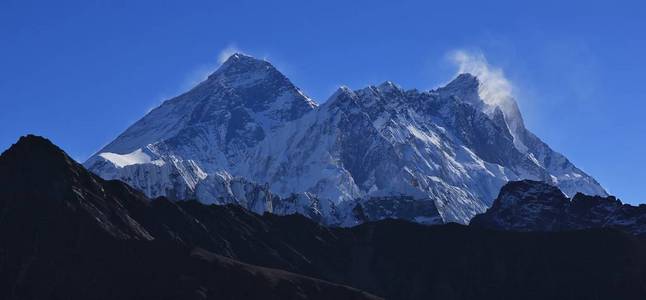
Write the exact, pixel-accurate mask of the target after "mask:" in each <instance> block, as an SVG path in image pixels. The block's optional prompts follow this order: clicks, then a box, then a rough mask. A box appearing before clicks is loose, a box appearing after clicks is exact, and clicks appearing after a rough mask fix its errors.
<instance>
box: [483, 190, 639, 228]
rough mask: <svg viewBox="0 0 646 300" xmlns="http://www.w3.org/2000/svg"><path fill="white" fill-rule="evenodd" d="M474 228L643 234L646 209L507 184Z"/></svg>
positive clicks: (577, 195) (600, 198)
mask: <svg viewBox="0 0 646 300" xmlns="http://www.w3.org/2000/svg"><path fill="white" fill-rule="evenodd" d="M471 224H472V225H473V226H480V227H486V228H491V229H502V230H515V231H562V230H577V229H590V228H612V229H617V230H621V231H624V232H628V233H631V234H634V235H644V234H646V205H643V204H642V205H639V206H632V205H629V204H623V203H621V201H619V200H618V199H616V198H615V197H613V196H608V197H600V196H587V195H584V194H581V193H577V194H576V195H575V196H574V197H573V198H572V199H569V198H567V197H566V196H565V195H564V194H563V193H562V192H561V191H560V190H559V189H558V188H557V187H554V186H551V185H549V184H546V183H544V182H538V181H530V180H525V181H518V182H510V183H508V184H506V185H505V186H504V187H503V188H502V189H501V191H500V194H499V195H498V198H496V200H495V201H494V203H493V205H492V206H491V208H489V209H488V210H487V212H485V213H483V214H480V215H477V216H476V217H474V218H473V220H472V221H471Z"/></svg>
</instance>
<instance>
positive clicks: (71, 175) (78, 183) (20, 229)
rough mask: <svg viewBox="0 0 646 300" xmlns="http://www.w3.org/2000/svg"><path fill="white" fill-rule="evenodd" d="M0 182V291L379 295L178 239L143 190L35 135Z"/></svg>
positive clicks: (33, 294)
mask: <svg viewBox="0 0 646 300" xmlns="http://www.w3.org/2000/svg"><path fill="white" fill-rule="evenodd" d="M0 182H2V185H0V298H1V299H346V298H347V299H378V298H377V297H375V296H372V295H369V294H367V293H364V292H361V291H359V290H356V289H353V288H350V287H347V286H343V285H338V284H333V283H330V282H326V281H322V280H317V279H313V278H310V277H305V276H301V275H296V274H293V273H289V272H286V271H282V270H276V269H269V268H263V267H258V266H253V265H249V264H245V263H241V262H239V261H236V260H233V259H230V258H227V257H223V256H221V255H216V254H213V253H211V252H208V251H206V250H203V249H200V248H197V247H195V245H194V244H193V245H191V244H188V243H181V242H178V239H180V240H181V239H186V238H184V237H179V236H177V235H175V234H173V233H172V232H171V231H170V230H168V228H169V226H166V225H164V223H163V222H160V223H156V224H155V226H151V225H150V224H146V220H147V218H150V216H151V214H153V211H154V208H153V206H154V205H153V204H152V203H151V202H150V200H148V199H147V198H146V197H145V196H144V195H143V194H142V193H140V192H138V191H136V190H134V189H132V188H130V187H128V186H127V185H125V184H124V183H122V182H118V181H104V180H103V179H101V178H99V177H97V176H95V175H92V174H91V173H90V172H88V171H87V170H85V169H84V168H83V167H82V166H81V165H79V164H77V163H76V162H74V161H73V160H72V159H71V158H70V157H68V156H67V155H66V154H65V153H63V152H62V151H60V149H58V148H57V147H56V146H54V145H53V144H51V143H50V142H49V141H47V140H45V139H42V138H39V137H34V136H27V137H23V138H21V139H20V141H19V142H18V143H17V144H15V145H13V146H12V147H11V148H10V149H9V150H7V151H5V152H4V153H3V154H2V156H0Z"/></svg>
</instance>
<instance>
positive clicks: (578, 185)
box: [84, 54, 607, 226]
mask: <svg viewBox="0 0 646 300" xmlns="http://www.w3.org/2000/svg"><path fill="white" fill-rule="evenodd" d="M487 88H488V87H487V86H486V85H485V84H483V83H482V82H480V81H479V80H478V79H477V78H476V77H474V76H472V75H470V74H461V75H460V76H458V77H457V78H456V79H455V80H453V81H452V82H451V83H449V84H448V85H446V86H445V87H442V88H439V89H436V90H431V91H418V90H404V89H402V88H400V87H398V86H397V85H396V84H394V83H392V82H385V83H383V84H381V85H378V86H369V87H366V88H363V89H359V90H350V89H349V88H347V87H342V88H340V89H339V90H337V91H336V92H335V93H334V94H333V95H332V96H331V97H330V98H329V99H328V100H327V101H326V102H325V103H323V104H322V105H320V106H319V105H317V104H316V103H315V102H314V101H313V100H311V99H310V98H308V97H307V96H305V95H304V94H303V93H302V92H301V91H300V90H299V89H298V88H297V87H295V86H294V85H293V84H292V83H291V82H290V81H289V79H287V78H286V77H285V76H284V75H282V74H281V73H280V72H279V71H278V70H276V69H275V68H274V67H273V66H272V65H271V64H270V63H269V62H267V61H264V60H259V59H255V58H252V57H249V56H246V55H242V54H234V55H233V56H231V57H230V58H229V59H228V60H227V61H226V62H225V63H224V64H223V65H222V66H221V67H220V68H219V69H218V70H217V71H215V72H214V73H213V74H212V75H210V76H209V77H208V79H206V80H205V81H204V82H202V83H200V84H199V85H197V86H196V87H195V88H193V89H191V90H190V91H188V92H187V93H185V94H182V95H180V96H178V97H176V98H173V99H170V100H168V101H165V102H164V103H162V104H161V105H160V106H159V107H158V108H156V109H154V110H152V111H151V112H150V113H148V114H147V115H146V116H144V117H143V118H142V119H141V120H139V121H137V122H136V123H135V124H133V125H132V126H131V127H129V128H128V129H127V130H126V131H125V132H124V133H123V134H121V135H120V136H118V137H117V138H116V139H115V140H114V141H112V142H111V143H110V144H108V145H107V146H106V147H104V148H103V149H101V150H100V151H98V152H97V154H95V155H93V156H92V157H91V158H89V159H88V160H87V161H86V162H85V163H84V165H85V166H86V167H87V168H88V169H90V170H91V171H92V172H94V173H96V174H98V175H99V176H101V177H103V178H106V179H120V180H123V181H124V182H126V183H128V184H129V185H131V186H132V187H135V188H137V189H139V190H141V191H143V192H144V193H145V194H146V195H148V196H149V197H158V196H166V197H168V198H171V199H176V200H185V199H198V200H200V201H201V202H203V203H216V204H227V203H236V204H240V205H242V206H244V207H246V208H248V209H250V210H252V211H254V212H257V213H262V212H265V211H266V212H272V213H275V214H291V213H301V214H303V215H306V216H309V217H312V218H314V219H316V220H319V221H320V222H323V223H325V224H331V225H341V226H351V225H354V224H359V223H361V222H364V221H366V220H379V219H383V218H387V217H397V218H403V219H406V220H412V221H416V222H420V223H427V224H433V223H443V222H459V223H463V224H466V223H468V222H469V220H470V219H471V217H473V216H474V215H475V214H477V213H481V212H484V211H485V210H486V209H487V207H489V206H490V205H491V203H492V201H493V200H494V198H495V196H496V194H497V193H498V191H499V190H500V187H502V186H503V185H504V184H505V183H506V182H508V181H511V180H520V179H533V180H541V181H546V182H549V183H551V184H555V185H557V186H559V187H560V188H561V189H562V190H563V191H564V192H565V193H566V194H567V195H570V196H572V195H574V194H576V193H577V192H583V193H585V194H589V195H600V196H606V195H607V194H606V192H605V191H604V189H603V188H602V187H601V186H600V185H599V184H598V183H597V182H596V181H595V180H594V179H593V178H592V177H590V176H588V175H587V174H585V173H584V172H583V171H581V170H580V169H578V168H576V167H575V166H574V165H573V164H572V163H571V162H569V161H568V160H567V158H565V157H564V156H563V155H561V154H559V153H557V152H555V151H553V150H552V149H551V148H550V147H549V146H548V145H546V144H545V143H543V142H542V141H541V140H540V139H539V138H537V137H536V136H535V135H533V134H532V133H531V132H529V131H528V130H527V129H526V128H525V127H524V124H523V120H522V117H521V115H520V111H519V109H518V106H517V105H516V103H515V101H514V100H513V99H511V98H509V97H507V98H504V101H502V100H500V99H498V100H497V101H496V102H495V104H491V103H494V102H492V101H487V100H488V99H487V97H489V95H490V94H492V93H491V91H489V90H487ZM380 199H381V200H380ZM410 199H412V200H414V201H415V202H418V203H416V204H414V206H416V207H420V208H423V209H422V210H423V211H420V212H419V213H414V212H411V211H410V209H409V208H410V205H411V202H410V201H409V200H410ZM400 203H405V204H403V205H399V204H400ZM400 207H401V209H403V211H400ZM366 211H370V214H365V212H366ZM362 212H363V213H362Z"/></svg>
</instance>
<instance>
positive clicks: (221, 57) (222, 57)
mask: <svg viewBox="0 0 646 300" xmlns="http://www.w3.org/2000/svg"><path fill="white" fill-rule="evenodd" d="M235 53H242V51H240V49H238V47H236V45H234V44H230V45H228V46H227V47H226V48H224V49H222V51H220V53H219V54H218V62H219V63H220V64H223V63H224V62H225V61H227V59H229V57H231V55H233V54H235Z"/></svg>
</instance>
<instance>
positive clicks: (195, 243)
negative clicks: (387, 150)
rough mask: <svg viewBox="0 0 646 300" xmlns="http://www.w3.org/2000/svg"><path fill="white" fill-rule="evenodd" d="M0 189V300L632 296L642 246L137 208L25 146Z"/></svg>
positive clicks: (132, 199)
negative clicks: (343, 225) (329, 225)
mask: <svg viewBox="0 0 646 300" xmlns="http://www.w3.org/2000/svg"><path fill="white" fill-rule="evenodd" d="M0 183H2V184H1V185H0V298H1V299H375V298H376V297H375V296H372V295H370V294H368V293H366V292H362V291H361V290H363V291H367V292H369V293H371V294H374V295H378V296H381V297H384V298H387V299H644V296H645V295H646V251H644V250H646V247H645V245H644V242H643V240H642V239H641V238H640V237H637V236H634V235H631V234H628V233H624V232H621V231H617V230H613V229H592V230H580V231H565V232H504V231H493V230H487V229H482V228H477V227H467V226H462V225H456V224H447V225H439V226H424V225H419V224H413V223H409V222H404V221H397V220H384V221H378V222H368V223H365V224H363V225H360V226H357V227H353V228H328V227H323V226H321V225H319V224H317V223H315V222H313V221H311V220H309V219H307V218H305V217H302V216H298V215H292V216H275V215H270V214H265V215H263V216H260V215H257V214H254V213H250V212H249V211H247V210H244V209H242V208H240V207H238V206H214V205H211V206H207V205H203V204H200V203H198V202H195V201H185V202H172V201H169V200H167V199H165V198H158V199H155V200H148V199H147V198H146V197H144V196H143V194H141V193H140V192H138V191H136V190H133V189H132V188H130V187H128V186H127V185H126V184H123V183H121V182H119V181H105V180H102V179H100V178H98V177H97V176H94V175H92V174H91V173H89V172H88V171H86V170H85V169H84V168H83V167H82V166H80V165H79V164H77V163H76V162H74V161H73V160H72V159H70V158H69V157H68V156H67V155H65V154H64V152H62V151H61V150H60V149H58V148H57V147H56V146H54V145H53V144H51V143H50V142H49V141H48V140H45V139H43V138H39V137H34V136H28V137H24V138H22V139H21V140H20V141H19V142H18V143H17V144H16V145H14V146H12V147H11V148H10V149H9V150H7V151H5V152H4V153H3V154H2V156H0ZM259 266H261V267H259ZM283 270H284V271H283ZM297 274H303V275H297ZM314 278H319V279H314ZM332 282H333V283H332ZM350 286H351V287H352V288H351V287H350Z"/></svg>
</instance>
